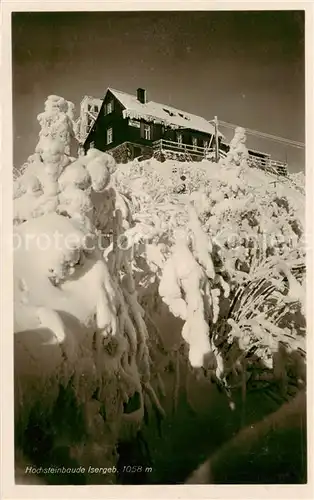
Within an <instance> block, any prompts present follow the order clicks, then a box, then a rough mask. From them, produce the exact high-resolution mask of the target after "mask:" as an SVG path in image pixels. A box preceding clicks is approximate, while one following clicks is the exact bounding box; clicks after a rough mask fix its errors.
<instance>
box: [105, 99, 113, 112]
mask: <svg viewBox="0 0 314 500" xmlns="http://www.w3.org/2000/svg"><path fill="white" fill-rule="evenodd" d="M112 111H113V101H109V102H108V103H107V104H106V105H105V114H106V115H109V114H110V113H112Z"/></svg>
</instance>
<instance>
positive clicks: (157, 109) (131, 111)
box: [108, 88, 224, 137]
mask: <svg viewBox="0 0 314 500" xmlns="http://www.w3.org/2000/svg"><path fill="white" fill-rule="evenodd" d="M108 90H110V92H111V93H112V94H113V95H114V96H115V97H116V99H118V100H119V101H120V102H121V104H122V106H123V107H124V108H125V110H124V112H123V116H124V117H125V118H126V117H129V118H131V119H141V118H142V119H144V120H145V119H146V120H147V121H152V122H154V123H162V124H164V125H168V126H172V127H173V128H180V127H182V128H188V129H192V130H197V131H199V132H205V133H206V134H211V135H213V134H214V133H215V128H214V126H213V125H212V124H211V123H210V122H209V121H207V120H205V118H202V117H201V116H197V115H193V114H191V113H187V112H186V111H181V110H179V109H176V108H173V107H172V106H168V105H165V104H159V103H158V102H154V101H148V102H146V103H145V104H142V103H141V102H140V101H138V99H137V97H136V96H135V95H131V94H127V93H125V92H121V91H120V90H115V89H112V88H109V89H108ZM219 135H220V136H221V137H224V136H223V134H222V133H221V132H219Z"/></svg>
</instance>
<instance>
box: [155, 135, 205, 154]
mask: <svg viewBox="0 0 314 500" xmlns="http://www.w3.org/2000/svg"><path fill="white" fill-rule="evenodd" d="M153 150H154V151H172V152H174V153H177V154H183V155H184V154H185V155H196V156H203V157H205V156H206V154H207V152H209V151H210V150H209V149H208V148H203V147H202V146H193V145H191V144H184V143H180V142H175V141H168V140H166V139H159V140H158V141H155V142H153Z"/></svg>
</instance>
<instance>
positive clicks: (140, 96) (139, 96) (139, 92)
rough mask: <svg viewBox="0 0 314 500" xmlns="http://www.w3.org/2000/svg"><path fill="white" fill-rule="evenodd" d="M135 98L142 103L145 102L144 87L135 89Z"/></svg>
mask: <svg viewBox="0 0 314 500" xmlns="http://www.w3.org/2000/svg"><path fill="white" fill-rule="evenodd" d="M137 100H138V101H140V102H141V103H142V104H146V90H145V89H137Z"/></svg>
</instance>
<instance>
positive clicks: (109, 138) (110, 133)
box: [107, 127, 113, 144]
mask: <svg viewBox="0 0 314 500" xmlns="http://www.w3.org/2000/svg"><path fill="white" fill-rule="evenodd" d="M112 141H113V130H112V127H110V128H107V144H111V143H112Z"/></svg>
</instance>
